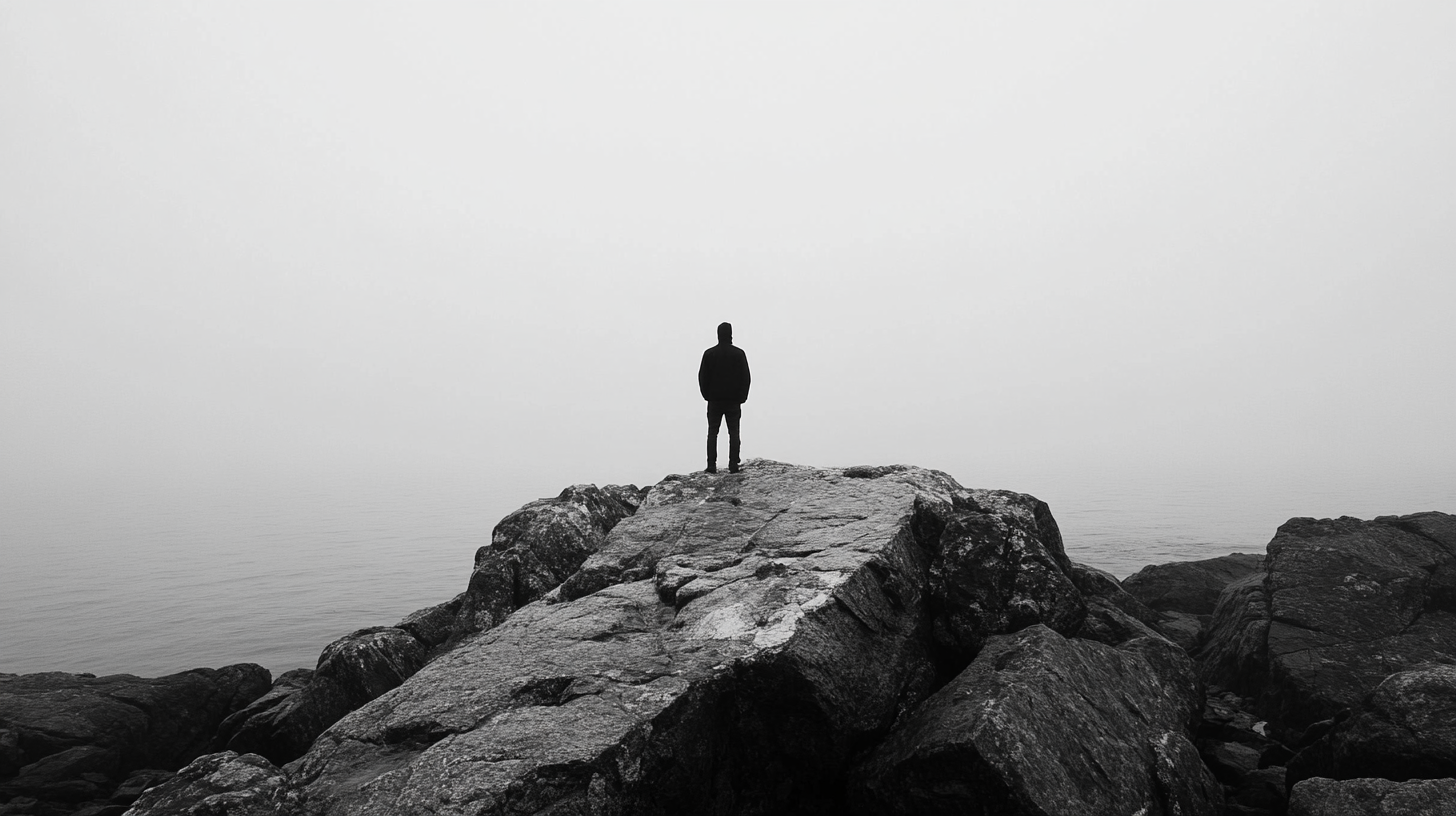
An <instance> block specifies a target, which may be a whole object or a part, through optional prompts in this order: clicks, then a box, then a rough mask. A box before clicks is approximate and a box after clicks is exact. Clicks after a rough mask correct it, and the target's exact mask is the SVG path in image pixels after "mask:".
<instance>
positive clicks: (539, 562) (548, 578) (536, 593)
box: [451, 485, 646, 642]
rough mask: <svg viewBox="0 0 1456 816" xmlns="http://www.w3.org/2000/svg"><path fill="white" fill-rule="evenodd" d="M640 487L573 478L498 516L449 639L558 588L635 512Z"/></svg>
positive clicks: (484, 627) (489, 623)
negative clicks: (555, 493) (582, 482)
mask: <svg viewBox="0 0 1456 816" xmlns="http://www.w3.org/2000/svg"><path fill="white" fill-rule="evenodd" d="M645 492H646V491H643V490H641V489H639V488H637V487H636V486H634V485H607V486H605V487H597V486H596V485H572V486H571V487H568V488H566V489H565V490H563V491H561V493H560V495H558V496H556V497H555V498H553V499H540V500H538V501H534V502H531V503H530V504H527V505H525V506H524V507H522V508H521V509H519V510H517V511H515V512H514V513H511V514H510V515H508V516H506V517H505V518H503V519H501V521H500V523H499V524H497V525H496V526H495V530H494V531H493V532H492V533H491V541H490V544H489V545H488V546H485V547H481V548H480V549H479V550H478V551H477V552H476V553H475V569H474V571H473V572H472V573H471V575H470V584H469V586H468V588H467V589H466V590H465V594H464V597H463V598H462V599H461V601H462V603H461V606H460V610H459V612H458V613H457V615H456V619H455V623H454V627H453V631H452V633H451V641H452V642H458V641H459V640H461V639H462V638H465V637H468V636H470V635H472V634H474V633H476V632H481V631H484V630H487V629H490V628H491V627H493V626H495V625H497V624H499V623H500V622H501V621H502V620H504V619H505V618H506V616H507V615H510V614H511V612H513V611H515V610H516V609H519V608H520V607H522V606H524V605H526V604H528V603H530V602H531V601H534V600H536V599H537V598H539V597H541V596H542V595H545V594H546V593H547V592H550V591H551V590H553V589H555V588H556V587H557V585H558V584H560V583H561V582H562V581H564V580H566V578H567V577H569V576H570V575H572V573H574V572H576V571H577V569H578V568H579V567H580V566H581V563H582V562H583V561H584V560H586V558H587V556H589V555H591V554H592V553H594V552H596V551H597V550H598V549H600V548H601V546H602V543H603V542H604V541H605V540H606V537H607V533H609V532H611V531H612V528H613V527H615V526H617V523H618V522H620V521H621V520H622V519H624V518H627V517H628V516H630V515H632V514H633V513H635V512H636V511H637V508H638V506H639V505H641V504H642V500H643V496H644V494H645Z"/></svg>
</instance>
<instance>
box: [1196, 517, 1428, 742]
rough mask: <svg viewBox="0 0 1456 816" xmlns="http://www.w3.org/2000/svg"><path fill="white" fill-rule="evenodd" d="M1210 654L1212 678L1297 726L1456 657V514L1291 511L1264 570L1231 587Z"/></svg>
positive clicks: (1207, 670) (1218, 613)
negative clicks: (1398, 677) (1364, 517)
mask: <svg viewBox="0 0 1456 816" xmlns="http://www.w3.org/2000/svg"><path fill="white" fill-rule="evenodd" d="M1200 659H1201V661H1202V663H1203V670H1204V678H1205V680H1206V681H1207V682H1209V683H1210V684H1215V685H1218V686H1222V687H1225V688H1228V689H1231V690H1234V691H1236V692H1238V693H1240V694H1242V695H1245V696H1249V697H1254V698H1255V699H1256V705H1257V708H1258V710H1259V712H1260V713H1261V715H1262V716H1264V717H1265V718H1267V719H1268V720H1270V721H1271V722H1274V723H1277V724H1279V725H1281V726H1282V727H1284V728H1285V729H1287V730H1289V731H1297V730H1298V729H1301V728H1304V727H1305V726H1307V725H1309V724H1311V723H1313V722H1316V721H1318V720H1321V719H1326V718H1329V717H1331V716H1333V715H1334V714H1335V713H1336V712H1338V711H1339V710H1340V709H1341V708H1345V707H1348V706H1352V705H1354V704H1355V703H1357V702H1359V700H1360V699H1361V698H1362V697H1364V696H1365V695H1366V694H1368V693H1369V692H1370V691H1371V690H1373V689H1374V688H1375V686H1376V685H1377V684H1379V683H1380V681H1381V680H1383V679H1384V678H1385V677H1386V676H1387V675H1389V674H1391V673H1393V672H1397V671H1401V670H1403V669H1407V668H1412V667H1415V666H1417V665H1420V664H1422V663H1425V662H1427V661H1432V660H1437V661H1441V660H1446V661H1449V660H1452V659H1456V516H1451V515H1447V514H1445V513H1417V514H1413V515H1409V516H1400V517H1393V516H1387V517H1381V518H1377V519H1374V520H1372V521H1361V520H1359V519H1354V518H1348V517H1345V518H1340V519H1324V520H1314V519H1292V520H1290V521H1289V522H1287V523H1286V524H1284V525H1283V526H1281V527H1280V528H1279V531H1278V533H1276V535H1275V536H1274V539H1273V540H1272V541H1270V542H1269V547H1268V555H1267V557H1266V560H1265V565H1264V574H1263V576H1262V577H1259V576H1251V577H1250V578H1246V579H1243V580H1240V581H1235V582H1233V583H1232V584H1230V585H1229V586H1228V587H1227V588H1226V589H1225V591H1224V593H1223V595H1222V596H1221V597H1220V600H1219V604H1218V607H1217V609H1216V610H1215V613H1214V621H1213V626H1212V629H1211V631H1210V634H1209V638H1208V643H1207V645H1206V646H1205V647H1204V649H1203V651H1202V653H1201V654H1200Z"/></svg>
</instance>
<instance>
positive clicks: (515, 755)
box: [294, 461, 963, 814]
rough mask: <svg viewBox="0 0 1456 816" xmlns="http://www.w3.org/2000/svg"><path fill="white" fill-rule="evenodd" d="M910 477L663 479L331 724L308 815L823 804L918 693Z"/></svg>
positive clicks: (759, 808)
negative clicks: (405, 677) (476, 625)
mask: <svg viewBox="0 0 1456 816" xmlns="http://www.w3.org/2000/svg"><path fill="white" fill-rule="evenodd" d="M958 492H963V491H961V490H960V488H959V487H958V486H957V485H956V484H955V483H954V482H953V481H952V480H951V479H950V478H949V477H946V476H944V475H942V474H938V473H934V472H931V471H924V470H917V469H903V470H896V471H890V472H884V473H867V474H865V475H864V476H863V477H860V478H856V477H855V476H853V475H848V474H847V473H846V472H844V471H834V470H815V469H810V468H798V467H793V466H789V465H782V464H778V463H770V462H761V461H760V462H753V463H750V466H749V468H747V471H746V473H744V474H739V475H736V476H732V475H726V476H725V475H719V476H711V477H710V476H705V475H694V476H687V477H669V478H668V479H666V480H664V481H663V482H662V483H661V484H659V485H657V486H656V487H655V488H653V490H652V492H651V493H650V494H649V495H648V497H647V499H646V501H645V502H644V503H643V505H642V507H641V509H640V510H639V511H638V512H637V514H636V515H633V516H631V517H630V518H627V519H624V520H623V521H621V522H620V523H619V524H618V525H617V526H616V528H615V529H613V530H612V532H611V534H610V535H609V536H608V537H607V540H606V541H605V542H604V544H603V546H602V547H601V549H600V550H599V551H598V552H597V553H595V554H594V555H592V556H590V557H589V558H588V560H587V562H586V563H585V564H583V565H582V568H581V570H580V571H578V572H577V573H576V574H575V575H574V576H572V578H570V579H569V580H567V581H566V582H565V584H564V585H563V587H562V589H561V591H560V592H559V593H558V594H557V595H556V596H555V597H554V600H556V601H557V602H556V603H546V602H536V603H532V604H528V605H526V606H524V607H522V608H521V609H520V610H518V611H517V612H516V613H515V614H514V615H512V616H511V617H509V618H508V619H506V620H505V622H503V623H502V624H500V625H499V626H497V627H496V628H494V629H492V630H490V631H488V632H485V633H484V634H482V635H480V636H479V637H477V638H476V639H474V640H471V641H468V642H466V643H464V644H462V645H460V646H458V647H456V648H455V649H454V650H452V651H450V652H447V653H446V654H445V655H443V656H442V657H440V658H438V659H437V660H435V661H434V662H432V663H431V664H429V665H428V666H426V667H425V668H424V669H423V670H422V671H421V672H420V673H418V674H416V675H415V676H414V677H413V678H411V680H410V681H409V682H407V683H406V684H405V685H403V686H401V687H400V688H399V689H397V690H395V691H393V692H391V693H389V694H387V695H385V696H384V697H382V698H380V699H379V700H377V701H375V703H373V704H371V705H369V706H367V707H366V708H364V709H361V710H360V711H358V712H355V713H354V714H352V715H350V716H349V717H346V718H345V719H344V720H342V721H341V722H340V723H338V724H337V725H336V726H335V727H334V728H332V729H330V730H329V731H328V732H327V733H325V734H324V735H323V736H322V737H320V739H319V740H318V741H317V742H316V743H315V745H314V748H313V749H312V750H311V751H310V752H309V753H308V754H307V755H306V756H304V757H303V758H302V759H301V760H300V761H299V763H298V764H297V765H296V767H295V768H294V771H295V773H296V775H297V777H298V779H299V780H300V783H301V791H302V793H303V794H304V796H305V797H306V799H307V801H308V807H309V809H310V812H311V813H317V814H334V813H340V814H341V813H350V814H370V813H379V814H385V813H400V812H413V811H419V810H423V809H425V808H426V806H427V804H428V807H429V808H430V809H432V810H434V811H435V812H438V813H508V812H515V811H519V810H524V811H529V812H536V811H552V812H557V811H559V812H563V813H566V812H576V811H580V812H586V811H587V810H588V809H590V810H592V811H593V812H602V813H614V812H621V813H683V812H714V811H725V810H733V811H735V812H744V813H751V812H825V813H828V812H833V811H834V810H836V809H838V808H839V807H840V805H841V804H842V796H843V791H842V788H841V785H842V778H843V771H844V768H845V766H846V764H847V763H848V761H849V758H850V756H851V755H852V754H853V752H854V751H855V750H856V749H857V748H858V747H859V746H860V745H861V744H862V742H863V741H864V740H866V739H868V738H870V737H871V736H872V735H874V734H876V733H879V732H882V731H883V730H884V729H886V728H888V726H889V725H890V723H891V722H892V721H893V720H894V718H895V717H896V716H897V715H898V714H899V713H900V712H901V711H903V710H905V709H906V708H908V707H910V706H913V705H914V704H915V703H918V702H919V700H920V699H921V698H923V697H924V695H925V694H927V693H928V691H929V684H930V682H931V678H932V675H933V672H932V671H931V667H930V662H929V658H928V654H927V652H928V647H929V638H928V636H927V634H928V631H927V630H928V622H929V612H928V607H927V602H928V598H927V592H926V590H925V587H926V575H927V572H928V570H929V568H930V561H931V557H932V548H933V542H927V541H925V540H923V539H922V538H920V537H918V536H917V534H916V530H917V528H919V529H921V530H938V529H939V528H940V527H942V526H943V522H932V521H931V520H929V519H928V518H927V515H928V514H930V513H931V512H932V510H930V509H929V508H930V507H932V506H933V507H935V508H949V507H951V505H952V503H953V500H954V497H955V495H956V494H957V493H958Z"/></svg>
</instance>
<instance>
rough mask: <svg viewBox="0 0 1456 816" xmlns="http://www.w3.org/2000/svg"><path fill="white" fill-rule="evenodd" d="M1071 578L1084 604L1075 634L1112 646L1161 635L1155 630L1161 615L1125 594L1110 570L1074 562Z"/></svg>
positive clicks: (1161, 635)
mask: <svg viewBox="0 0 1456 816" xmlns="http://www.w3.org/2000/svg"><path fill="white" fill-rule="evenodd" d="M1071 577H1072V584H1073V585H1074V586H1076V587H1077V591H1078V592H1080V593H1081V594H1082V600H1083V601H1084V602H1085V603H1086V605H1087V616H1086V618H1085V619H1083V621H1082V626H1081V628H1079V629H1078V630H1077V637H1080V638H1085V639H1087V640H1095V641H1098V642H1100V643H1106V644H1108V645H1111V646H1117V645H1120V644H1123V643H1126V642H1127V641H1129V640H1134V639H1136V638H1140V637H1164V635H1163V634H1162V633H1161V632H1159V631H1158V630H1157V629H1156V626H1157V624H1158V622H1159V621H1160V620H1161V616H1160V615H1159V614H1158V613H1157V612H1154V611H1153V610H1151V609H1149V608H1147V607H1146V606H1144V605H1143V603H1142V602H1141V601H1139V600H1138V599H1137V598H1134V597H1133V596H1132V595H1130V594H1128V592H1127V591H1126V590H1124V589H1123V588H1122V584H1121V582H1119V581H1118V580H1117V578H1116V577H1114V576H1113V575H1112V574H1111V573H1107V572H1103V571H1102V570H1100V569H1096V568H1094V567H1089V566H1087V565H1086V564H1078V563H1075V562H1074V563H1073V564H1072V575H1071ZM1180 645H1181V644H1180Z"/></svg>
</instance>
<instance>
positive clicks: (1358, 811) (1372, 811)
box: [1289, 779, 1456, 816]
mask: <svg viewBox="0 0 1456 816" xmlns="http://www.w3.org/2000/svg"><path fill="white" fill-rule="evenodd" d="M1447 813H1456V779H1428V780H1420V781H1417V782H1391V781H1390V780H1388V779H1349V780H1343V781H1336V780H1334V779H1309V780H1305V781H1304V782H1301V783H1299V784H1298V785H1295V786H1294V793H1293V794H1292V795H1291V796H1290V797H1289V816H1439V815H1440V814H1447Z"/></svg>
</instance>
